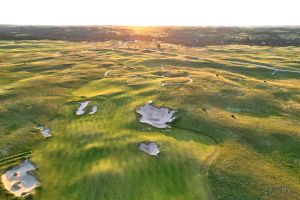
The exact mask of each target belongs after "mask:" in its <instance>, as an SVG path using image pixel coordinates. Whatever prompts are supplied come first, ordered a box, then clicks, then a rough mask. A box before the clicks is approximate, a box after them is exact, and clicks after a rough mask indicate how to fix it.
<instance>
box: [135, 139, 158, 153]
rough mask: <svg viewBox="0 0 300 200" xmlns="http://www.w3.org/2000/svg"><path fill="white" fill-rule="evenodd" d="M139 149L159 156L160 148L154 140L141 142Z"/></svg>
mask: <svg viewBox="0 0 300 200" xmlns="http://www.w3.org/2000/svg"><path fill="white" fill-rule="evenodd" d="M139 150H141V151H144V152H145V153H147V154H149V155H151V156H157V155H158V153H159V148H158V146H157V144H155V143H154V142H150V143H141V144H140V146H139Z"/></svg>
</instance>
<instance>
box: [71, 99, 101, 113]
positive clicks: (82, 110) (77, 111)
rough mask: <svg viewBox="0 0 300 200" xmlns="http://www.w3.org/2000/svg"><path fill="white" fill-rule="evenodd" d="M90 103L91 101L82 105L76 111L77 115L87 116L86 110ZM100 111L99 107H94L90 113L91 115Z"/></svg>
mask: <svg viewBox="0 0 300 200" xmlns="http://www.w3.org/2000/svg"><path fill="white" fill-rule="evenodd" d="M89 103H90V101H84V102H81V103H80V106H79V108H77V110H76V115H83V114H85V109H86V107H87V106H88V104H89ZM97 111H98V106H97V105H94V106H93V107H92V110H91V111H90V112H89V114H90V115H92V114H95V113H96V112H97Z"/></svg>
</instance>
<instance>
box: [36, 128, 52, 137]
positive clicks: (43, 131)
mask: <svg viewBox="0 0 300 200" xmlns="http://www.w3.org/2000/svg"><path fill="white" fill-rule="evenodd" d="M37 129H39V130H40V133H41V134H42V135H43V136H44V137H45V138H48V137H51V135H52V134H51V129H50V128H46V127H37Z"/></svg>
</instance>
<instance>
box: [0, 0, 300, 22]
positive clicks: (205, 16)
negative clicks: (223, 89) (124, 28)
mask: <svg viewBox="0 0 300 200" xmlns="http://www.w3.org/2000/svg"><path fill="white" fill-rule="evenodd" d="M299 8H300V0H148V1H146V0H1V3H0V24H16V25H148V26H149V25H150V26H156V25H159V26H164V25H178V26H180V25H185V26H279V25H280V26H281V25H300V11H299Z"/></svg>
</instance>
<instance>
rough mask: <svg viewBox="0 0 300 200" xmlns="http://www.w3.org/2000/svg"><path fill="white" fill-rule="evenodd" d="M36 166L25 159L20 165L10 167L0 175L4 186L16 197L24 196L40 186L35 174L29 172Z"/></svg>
mask: <svg viewBox="0 0 300 200" xmlns="http://www.w3.org/2000/svg"><path fill="white" fill-rule="evenodd" d="M35 169H36V167H35V166H34V165H33V164H32V163H31V162H30V161H29V160H25V161H23V162H22V163H21V164H20V165H18V166H15V167H12V168H11V169H10V170H8V171H7V172H6V173H5V174H3V175H2V176H1V180H2V183H3V185H4V188H5V189H6V190H8V191H9V192H10V193H12V194H14V195H15V196H17V197H21V196H26V195H28V194H30V193H32V192H33V190H34V189H35V188H36V187H38V186H40V182H39V181H38V180H37V178H36V177H35V176H33V175H32V174H30V172H31V171H33V170H35Z"/></svg>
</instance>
